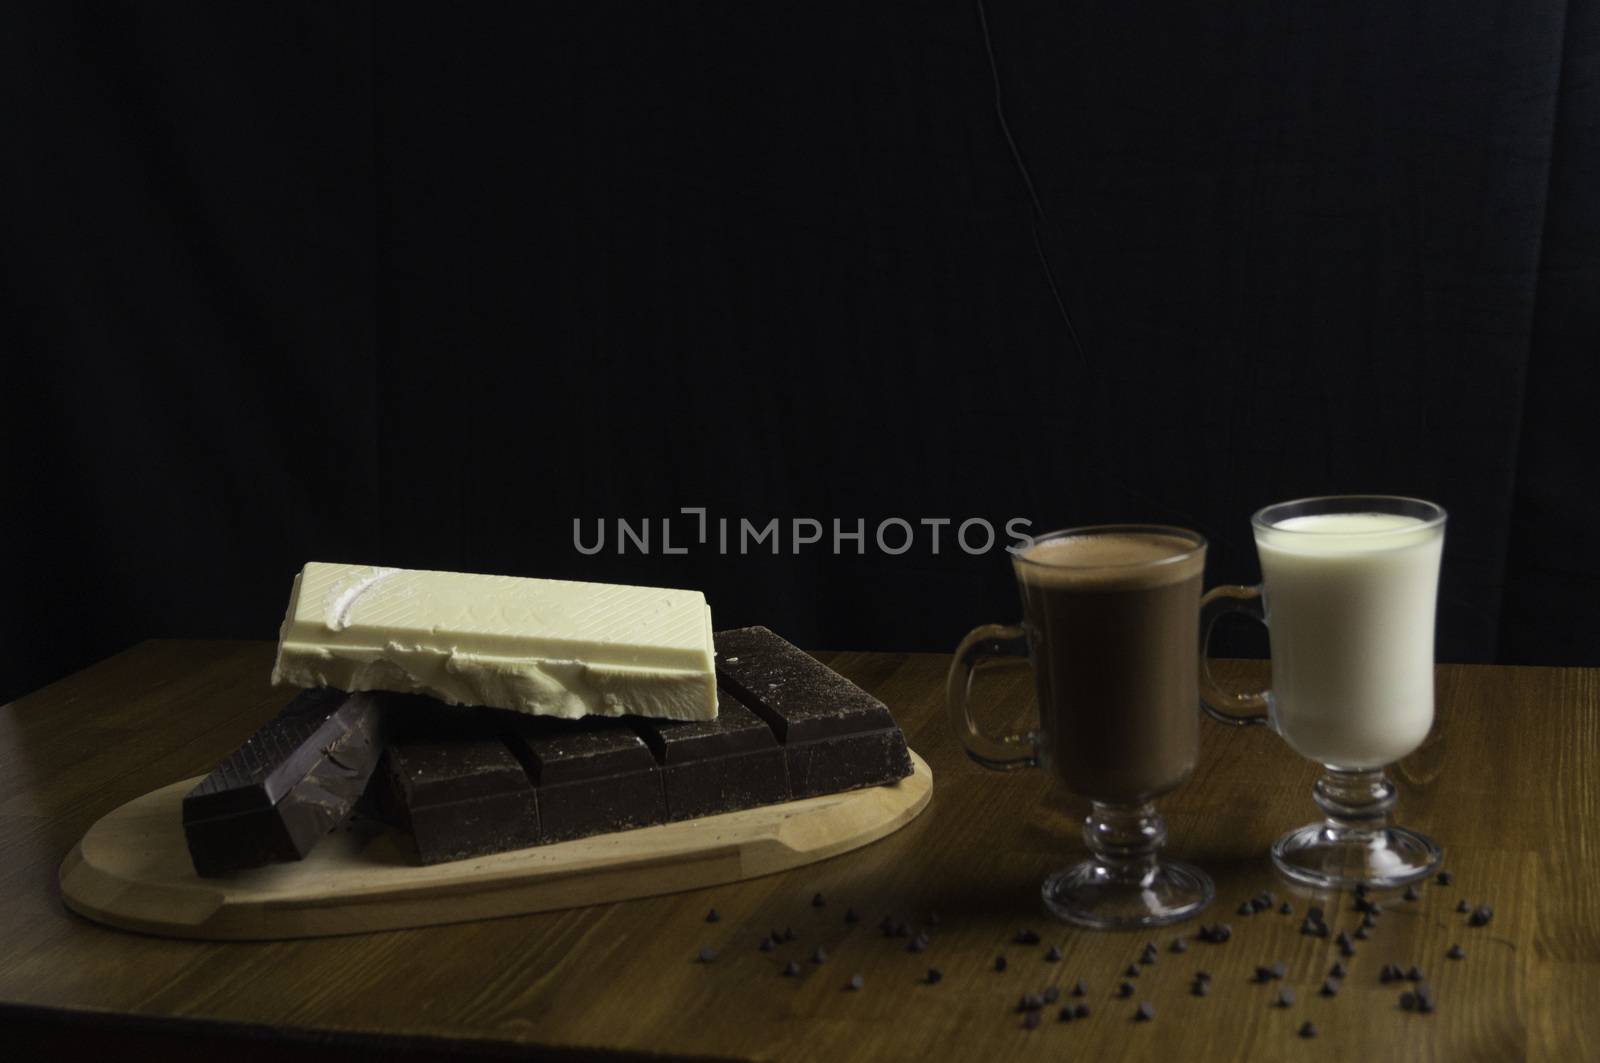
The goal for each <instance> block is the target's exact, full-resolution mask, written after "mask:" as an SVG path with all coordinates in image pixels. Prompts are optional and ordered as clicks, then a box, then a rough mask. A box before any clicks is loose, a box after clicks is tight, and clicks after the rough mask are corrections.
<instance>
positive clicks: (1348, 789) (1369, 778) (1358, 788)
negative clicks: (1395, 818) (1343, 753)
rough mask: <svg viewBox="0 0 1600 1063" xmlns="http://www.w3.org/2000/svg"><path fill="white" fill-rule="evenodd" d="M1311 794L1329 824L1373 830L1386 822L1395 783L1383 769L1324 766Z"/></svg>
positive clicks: (1342, 827) (1392, 807)
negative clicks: (1347, 769) (1342, 768)
mask: <svg viewBox="0 0 1600 1063" xmlns="http://www.w3.org/2000/svg"><path fill="white" fill-rule="evenodd" d="M1312 798H1313V799H1314V800H1315V801H1316V802H1317V807H1318V808H1320V809H1322V813H1323V815H1324V816H1326V817H1327V821H1328V826H1329V827H1333V828H1336V829H1338V830H1342V831H1366V832H1376V831H1380V830H1383V829H1384V828H1385V827H1387V826H1388V825H1389V813H1390V812H1391V811H1393V810H1394V802H1395V793H1394V784H1393V783H1391V782H1390V781H1389V777H1388V776H1387V775H1385V774H1384V773H1383V770H1382V769H1381V768H1380V769H1377V770H1374V771H1340V770H1339V769H1337V768H1329V767H1326V766H1324V767H1323V769H1322V777H1321V778H1320V779H1318V780H1317V784H1316V786H1315V787H1314V788H1313V789H1312Z"/></svg>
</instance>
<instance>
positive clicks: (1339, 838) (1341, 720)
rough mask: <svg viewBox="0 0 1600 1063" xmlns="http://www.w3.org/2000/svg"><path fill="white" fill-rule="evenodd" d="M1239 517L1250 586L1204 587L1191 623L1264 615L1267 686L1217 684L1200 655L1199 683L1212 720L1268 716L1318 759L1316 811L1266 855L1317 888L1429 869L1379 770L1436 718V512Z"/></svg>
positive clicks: (1287, 512)
mask: <svg viewBox="0 0 1600 1063" xmlns="http://www.w3.org/2000/svg"><path fill="white" fill-rule="evenodd" d="M1250 523H1251V527H1252V529H1253V530H1254V532H1255V540H1256V552H1257V554H1258V555H1259V556H1260V559H1261V579H1262V582H1261V585H1260V586H1256V587H1217V588H1214V589H1213V590H1211V591H1210V592H1208V593H1207V594H1206V596H1205V599H1204V603H1205V604H1204V607H1203V616H1202V619H1201V622H1202V624H1203V625H1204V627H1205V632H1204V635H1205V638H1206V639H1207V640H1208V641H1209V638H1210V632H1211V627H1212V625H1213V624H1215V623H1216V620H1217V618H1218V617H1220V616H1222V615H1223V614H1225V613H1231V612H1243V613H1246V614H1248V615H1250V616H1253V617H1255V618H1256V619H1258V620H1260V621H1261V622H1262V623H1263V624H1265V625H1266V627H1267V637H1268V640H1269V642H1270V644H1271V652H1272V686H1271V688H1270V689H1268V690H1263V691H1257V692H1253V693H1237V692H1230V691H1227V690H1224V689H1223V688H1222V687H1221V686H1219V685H1218V684H1217V683H1216V682H1215V681H1214V680H1213V679H1212V678H1211V669H1210V667H1209V665H1210V662H1209V659H1208V658H1202V662H1201V673H1200V674H1201V687H1200V690H1201V701H1202V704H1203V706H1204V708H1205V710H1206V712H1207V713H1209V714H1210V715H1211V716H1213V717H1214V718H1216V719H1218V720H1221V721H1222V722H1224V723H1230V724H1246V723H1257V724H1266V725H1268V726H1270V727H1271V728H1272V729H1273V730H1274V731H1276V732H1277V733H1278V734H1280V735H1281V736H1283V738H1284V740H1285V741H1287V742H1288V743H1289V745H1290V746H1291V747H1292V748H1293V749H1294V750H1295V752H1297V753H1299V754H1300V755H1302V756H1305V757H1309V758H1310V759H1312V760H1314V761H1316V762H1317V763H1319V764H1321V765H1322V766H1323V773H1322V777H1321V778H1320V779H1318V780H1317V783H1316V786H1315V788H1314V790H1313V798H1314V800H1315V801H1316V803H1317V805H1318V806H1319V807H1320V808H1321V809H1322V811H1323V814H1324V817H1325V818H1324V819H1323V821H1322V822H1320V823H1312V824H1310V825H1308V826H1305V827H1301V828H1299V829H1298V830H1293V831H1290V832H1289V833H1288V834H1286V835H1284V836H1283V837H1282V838H1279V839H1278V840H1277V841H1276V842H1275V843H1274V844H1273V846H1272V860H1273V863H1274V864H1276V865H1277V867H1278V869H1279V870H1280V871H1282V872H1283V873H1284V874H1285V875H1287V876H1289V877H1290V878H1291V879H1294V880H1296V881H1298V882H1302V883H1305V884H1306V885H1310V886H1316V887H1319V888H1327V889H1340V888H1344V887H1349V886H1353V885H1355V884H1356V883H1366V884H1367V885H1369V886H1400V885H1404V884H1405V883H1408V882H1414V881H1416V880H1418V879H1421V878H1426V877H1427V876H1428V875H1429V874H1431V873H1432V872H1433V871H1434V869H1435V868H1437V867H1438V866H1439V861H1440V858H1441V853H1440V850H1439V846H1438V845H1437V844H1436V843H1435V842H1434V841H1433V840H1432V839H1430V838H1428V837H1427V836H1426V835H1422V834H1418V833H1417V832H1416V831H1412V830H1407V829H1405V828H1404V827H1397V826H1394V825H1393V824H1392V823H1391V822H1390V812H1391V810H1392V809H1393V807H1394V803H1395V793H1394V785H1393V784H1392V783H1390V781H1389V779H1388V777H1387V776H1386V775H1385V774H1384V769H1385V768H1387V767H1388V766H1389V765H1390V764H1393V763H1394V762H1395V761H1397V760H1399V759H1400V758H1401V757H1404V756H1406V755H1407V754H1408V753H1410V752H1411V751H1412V750H1414V749H1416V748H1417V747H1418V746H1419V745H1421V744H1422V741H1423V739H1424V738H1426V737H1427V735H1428V730H1429V728H1430V727H1431V726H1432V725H1433V629H1434V614H1435V610H1436V603H1437V599H1438V594H1439V562H1440V558H1441V556H1442V553H1443V549H1444V525H1445V512H1444V510H1443V509H1441V508H1440V507H1439V506H1436V505H1434V504H1433V503H1432V502H1424V501H1422V500H1420V499H1415V498H1396V497H1391V496H1386V495H1341V496H1335V497H1325V498H1306V499H1300V500H1298V501H1294V502H1283V503H1279V504H1278V505H1274V506H1268V507H1266V508H1265V509H1263V510H1261V511H1260V512H1258V513H1256V514H1255V516H1254V517H1252V518H1251V521H1250ZM1203 648H1204V644H1202V649H1203ZM1238 713H1248V715H1239V714H1238Z"/></svg>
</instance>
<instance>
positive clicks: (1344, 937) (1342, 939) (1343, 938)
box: [1333, 930, 1350, 948]
mask: <svg viewBox="0 0 1600 1063" xmlns="http://www.w3.org/2000/svg"><path fill="white" fill-rule="evenodd" d="M1333 943H1334V944H1335V945H1338V946H1340V947H1341V948H1343V947H1344V946H1345V945H1348V944H1350V935H1349V934H1346V933H1345V932H1344V931H1343V930H1341V931H1339V936H1338V937H1336V938H1334V939H1333Z"/></svg>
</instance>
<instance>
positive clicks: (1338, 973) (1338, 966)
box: [1328, 961, 1350, 978]
mask: <svg viewBox="0 0 1600 1063" xmlns="http://www.w3.org/2000/svg"><path fill="white" fill-rule="evenodd" d="M1349 973H1350V972H1349V971H1348V970H1347V969H1346V968H1345V965H1344V964H1342V963H1339V962H1337V961H1335V962H1334V965H1333V966H1332V967H1329V968H1328V977H1329V978H1343V977H1344V976H1345V975H1347V974H1349Z"/></svg>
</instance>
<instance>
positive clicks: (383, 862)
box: [60, 753, 933, 940]
mask: <svg viewBox="0 0 1600 1063" xmlns="http://www.w3.org/2000/svg"><path fill="white" fill-rule="evenodd" d="M911 763H912V766H913V768H914V770H913V772H912V774H911V775H909V776H907V777H906V778H904V779H901V780H900V781H899V782H897V783H894V784H892V785H889V786H876V787H873V788H871V789H867V790H852V791H849V792H847V793H841V794H828V795H826V796H823V797H812V798H807V799H806V800H804V801H791V802H788V803H786V804H781V805H770V806H767V807H765V808H753V809H749V810H748V811H744V812H729V813H726V814H724V815H720V816H708V817H706V818H704V819H698V820H687V821H685V822H682V823H665V824H662V825H660V826H656V827H645V828H642V829H640V830H632V831H623V832H621V833H618V834H604V835H599V836H597V837H593V838H579V839H576V840H574V841H570V842H560V843H558V844H555V845H545V846H540V847H538V848H534V849H522V850H518V851H516V852H510V853H499V854H496V855H494V856H486V857H479V858H476V859H472V860H459V861H456V862H454V863H448V864H435V865H433V866H432V867H419V866H417V865H416V864H414V863H412V862H411V858H410V857H408V855H407V854H406V853H405V851H404V849H403V848H402V847H401V845H400V844H399V840H398V839H397V838H396V836H395V835H394V834H392V833H390V832H387V831H384V830H382V829H381V828H377V827H360V826H355V827H351V828H348V829H343V830H339V831H335V832H334V833H333V834H332V835H330V836H329V837H327V838H324V839H323V840H322V842H321V843H320V844H318V845H317V847H316V848H315V849H313V850H312V851H311V854H310V855H309V856H308V857H307V858H306V859H305V860H303V861H301V862H299V863H294V864H275V865H273V866H271V867H264V868H258V869H256V870H253V871H246V872H240V873H238V874H235V875H232V876H228V877H225V878H211V879H205V878H201V877H200V876H198V875H196V874H195V872H194V867H193V865H191V864H190V862H189V850H188V848H187V847H186V846H185V844H184V840H183V812H182V803H183V796H184V794H186V793H188V792H189V791H190V790H191V789H193V788H194V785H195V784H196V783H197V782H199V779H197V778H196V779H186V780H184V781H183V782H179V783H173V784H172V785H171V786H167V787H164V788H162V789H160V790H156V791H155V792H154V793H149V794H145V795H144V796H143V797H140V798H137V799H135V800H133V801H130V802H128V803H127V804H125V805H123V806H122V807H121V808H118V809H117V810H116V811H114V812H112V813H110V814H109V815H107V816H105V817H104V818H102V819H101V820H99V821H98V822H97V823H95V825H94V826H92V827H90V828H89V832H88V833H87V834H85V835H84V836H83V838H82V840H81V841H79V842H78V844H77V845H76V846H74V847H73V849H72V852H70V853H69V854H67V858H66V860H64V861H63V862H62V864H61V873H60V881H61V895H62V898H63V899H64V900H65V901H66V904H67V907H69V908H71V909H72V910H73V911H75V912H77V913H79V914H80V915H83V916H86V917H88V918H90V919H93V920H96V921H98V922H101V923H105V924H108V925H110V926H114V927H120V928H122V929H125V930H137V931H141V932H143V933H147V934H157V935H161V936H164V937H181V938H207V939H235V940H250V939H254V940H272V939H282V938H302V937H323V936H327V935H332V934H359V933H365V932H367V931H373V930H396V929H400V928H403V927H414V926H434V925H437V924H441V923H461V922H469V921H472V920H477V919H493V918H495V917H497V916H506V915H520V914H523V913H525V912H542V911H549V910H551V909H556V908H576V907H582V906H586V905H591V904H604V903H607V902H610V901H621V900H628V899H630V898H634V897H648V896H653V895H655V894H658V893H676V892H678V891H680V890H691V889H699V888H700V887H702V886H714V885H718V884H720V883H724V882H734V881H737V880H739V879H746V878H755V877H757V876H758V875H770V874H772V873H773V872H776V871H786V870H788V869H789V868H793V867H800V866H802V865H805V864H810V863H814V862H816V861H818V860H824V859H826V858H828V857H830V856H836V855H838V854H839V853H843V852H848V851H849V850H851V849H856V848H859V847H861V846H863V845H866V844H868V843H869V842H873V841H876V840H877V839H879V838H882V837H884V836H885V835H887V834H891V833H893V832H894V831H896V830H898V829H899V828H901V827H903V826H905V825H906V824H907V823H909V822H911V821H912V820H913V819H915V818H916V817H917V814H918V813H920V812H921V811H922V810H923V809H924V808H925V807H927V804H928V801H929V799H930V798H931V797H932V795H933V773H932V772H931V771H930V770H929V769H928V765H927V763H926V762H925V761H924V760H923V759H922V758H921V757H919V756H918V755H917V754H916V753H912V754H911Z"/></svg>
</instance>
